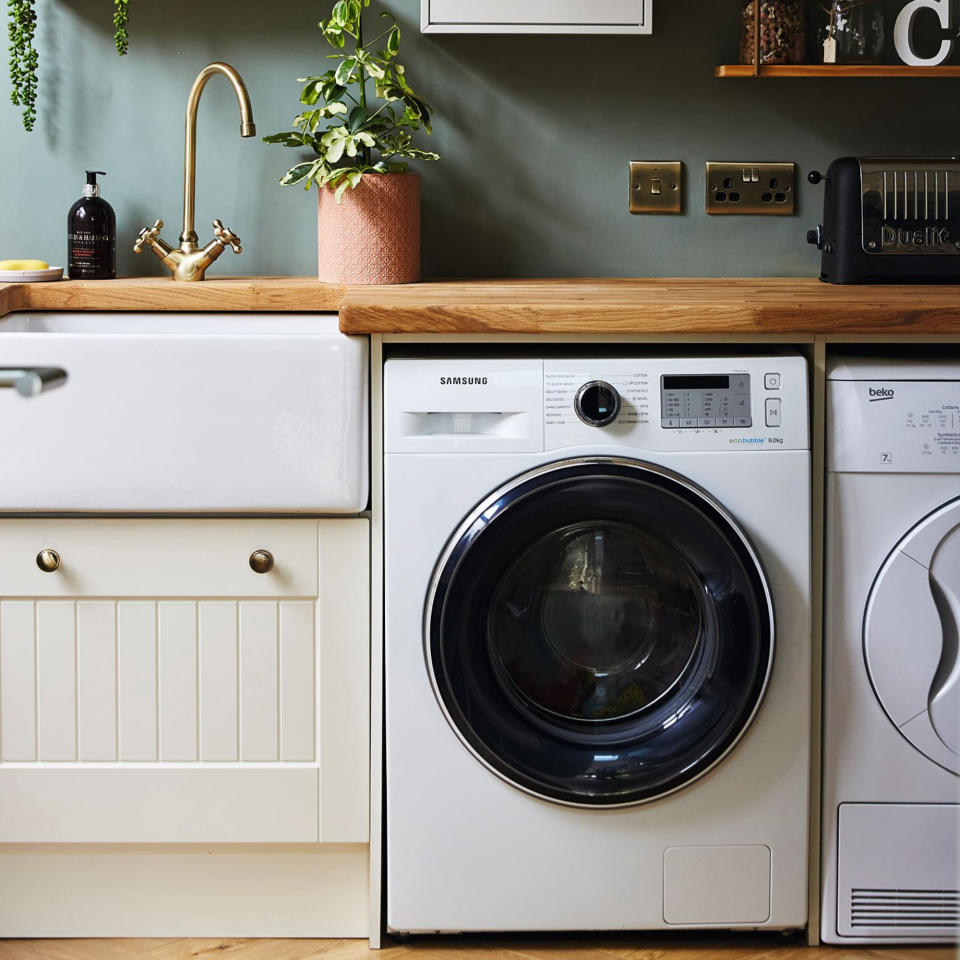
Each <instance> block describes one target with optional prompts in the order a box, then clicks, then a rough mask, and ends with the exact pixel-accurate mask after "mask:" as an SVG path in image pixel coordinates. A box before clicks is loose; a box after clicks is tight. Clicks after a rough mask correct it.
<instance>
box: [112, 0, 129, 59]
mask: <svg viewBox="0 0 960 960" xmlns="http://www.w3.org/2000/svg"><path fill="white" fill-rule="evenodd" d="M129 4H130V0H113V26H114V29H115V30H116V31H117V32H116V33H115V34H114V35H113V42H114V44H115V46H116V48H117V53H119V54H120V56H121V57H123V56H126V53H127V48H128V47H129V46H130V35H129V34H128V33H127V21H128V20H129V19H130V9H129Z"/></svg>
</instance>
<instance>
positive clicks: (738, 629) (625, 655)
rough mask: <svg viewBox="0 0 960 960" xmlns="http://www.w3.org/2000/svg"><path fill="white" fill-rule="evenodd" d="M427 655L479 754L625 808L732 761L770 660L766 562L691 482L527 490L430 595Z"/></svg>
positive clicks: (458, 538)
mask: <svg viewBox="0 0 960 960" xmlns="http://www.w3.org/2000/svg"><path fill="white" fill-rule="evenodd" d="M425 642H426V659H427V665H428V668H429V671H430V675H431V680H432V683H433V685H434V689H435V691H436V693H437V696H438V700H439V702H440V704H441V707H442V708H443V710H444V712H445V713H446V716H447V718H448V720H449V722H450V724H451V726H452V727H453V729H454V730H455V731H456V733H457V734H458V736H459V737H460V738H461V740H462V741H463V742H464V744H465V745H466V746H467V747H468V748H469V749H470V750H471V751H472V752H473V753H474V754H475V755H476V756H477V758H478V759H479V760H481V761H482V762H483V763H484V764H486V765H487V766H488V767H489V768H490V769H491V770H492V771H493V772H494V773H496V774H498V775H499V776H500V777H502V778H503V779H504V780H507V781H508V782H509V783H511V784H513V785H514V786H516V787H518V788H520V789H522V790H525V791H527V792H529V793H532V794H535V795H537V796H539V797H542V798H544V799H547V800H552V801H556V802H559V803H566V804H574V805H582V806H607V807H609V806H625V805H629V804H635V803H641V802H644V801H648V800H652V799H653V798H655V797H659V796H663V795H664V794H667V793H670V792H672V791H674V790H677V789H679V788H681V787H683V786H685V785H687V784H689V783H691V782H692V781H693V780H695V779H696V778H698V777H699V776H701V775H702V774H704V773H705V772H706V771H707V770H709V769H710V768H711V767H712V766H713V765H714V764H716V763H717V762H719V761H720V760H721V759H722V758H723V757H724V756H725V755H726V754H727V753H728V751H730V750H731V748H732V747H733V746H734V744H735V743H736V742H737V740H738V739H739V738H740V737H741V735H742V734H743V733H744V731H745V730H746V728H747V727H748V725H749V724H750V722H751V720H752V718H753V716H754V714H755V713H756V711H757V709H758V707H759V704H760V701H761V699H762V696H763V693H764V690H765V688H766V684H767V679H768V676H769V672H770V667H771V663H772V657H773V610H772V605H771V599H770V592H769V589H768V586H767V583H766V579H765V577H764V575H763V571H762V569H761V567H760V564H759V561H758V559H757V557H756V554H755V553H754V551H753V549H752V548H751V546H750V543H749V542H748V540H747V538H746V536H745V535H744V533H743V532H742V531H741V530H740V529H739V527H738V526H737V524H736V522H735V521H734V520H733V518H732V517H731V516H730V515H729V514H728V513H727V512H726V511H725V510H724V508H723V507H722V506H721V505H720V504H719V503H717V502H716V501H715V500H714V499H713V498H712V497H710V496H709V495H708V494H707V493H706V492H705V491H703V490H702V489H700V488H699V487H697V486H696V485H695V484H693V483H692V482H690V481H689V480H687V479H685V478H683V477H681V476H679V475H677V474H674V473H672V472H670V471H667V470H665V469H662V468H660V467H657V466H655V465H651V464H647V463H642V462H640V461H635V460H626V459H617V458H590V459H576V460H566V461H561V462H557V463H552V464H548V465H546V466H544V467H540V468H537V469H535V470H532V471H530V472H529V473H526V474H524V475H522V476H519V477H517V478H515V479H514V480H513V481H512V482H510V483H508V484H506V485H505V486H504V487H502V488H501V489H500V490H498V491H496V492H495V493H494V494H493V495H492V496H490V497H489V498H488V499H487V500H485V501H484V502H483V503H481V504H480V505H478V506H477V508H476V509H475V510H474V511H473V512H472V513H471V514H470V515H469V516H468V517H467V519H466V520H465V521H464V523H463V524H462V525H461V527H460V528H459V530H458V531H457V532H456V533H455V534H454V536H453V537H452V538H451V540H450V541H449V543H448V544H447V547H446V549H445V551H444V553H443V555H442V557H441V559H440V562H439V563H438V566H437V569H436V573H435V575H434V578H433V582H432V584H431V588H430V592H429V594H428V597H427V606H426V618H425Z"/></svg>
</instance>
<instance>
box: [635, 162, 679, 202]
mask: <svg viewBox="0 0 960 960" xmlns="http://www.w3.org/2000/svg"><path fill="white" fill-rule="evenodd" d="M630 212H631V213H682V212H683V164H682V163H680V162H663V163H652V162H636V161H631V163H630Z"/></svg>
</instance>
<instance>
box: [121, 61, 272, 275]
mask: <svg viewBox="0 0 960 960" xmlns="http://www.w3.org/2000/svg"><path fill="white" fill-rule="evenodd" d="M215 73H222V74H223V75H224V76H225V77H226V78H227V79H228V80H229V81H230V83H231V84H232V85H233V90H234V92H235V93H236V95H237V102H238V103H239V104H240V136H241V137H252V136H255V135H256V132H257V128H256V125H255V124H254V122H253V108H252V107H251V106H250V95H249V94H248V93H247V88H246V87H245V86H244V84H243V80H242V79H241V77H240V74H239V73H237V71H236V70H234V69H233V67H231V66H230V65H229V64H227V63H211V64H208V65H207V66H206V67H204V68H203V69H202V70H201V71H200V73H198V74H197V79H196V80H194V81H193V86H192V87H191V88H190V96H189V97H188V98H187V120H186V131H185V137H184V160H183V232H182V233H181V234H180V246H179V247H176V248H175V247H171V246H170V244H168V243H166V242H164V241H163V240H161V239H160V230H161V229H162V228H163V221H162V220H157V221H156V223H154V225H153V226H152V227H144V228H143V229H142V230H141V231H140V233H139V235H138V237H137V240H136V242H135V243H134V245H133V252H134V253H140V252H141V251H142V250H143V248H144V247H149V248H150V249H151V250H153V252H154V253H155V254H156V256H157V259H159V260H160V261H161V262H162V263H163V264H164V265H165V266H167V267H168V268H169V269H170V270H171V272H172V274H173V279H174V280H202V279H203V277H204V274H205V273H206V271H207V267H209V266H210V264H211V263H213V261H214V260H216V259H217V257H219V256H220V254H221V253H223V251H224V250H225V249H226V248H227V247H232V248H233V252H234V253H240V252H241V251H242V250H243V247H241V246H240V238H239V237H238V236H237V235H236V234H235V233H234V232H233V231H232V230H231V229H230V228H229V227H225V226H224V225H223V224H222V223H221V222H220V221H219V220H214V221H213V237H214V238H213V240H211V241H210V242H209V243H208V244H207V245H206V246H205V247H201V246H200V244H199V238H198V237H197V232H196V230H195V229H194V209H195V200H196V186H197V107H198V106H199V105H200V94H202V93H203V88H204V87H205V86H206V85H207V81H208V80H209V79H210V78H211V77H212V76H213V75H214V74H215Z"/></svg>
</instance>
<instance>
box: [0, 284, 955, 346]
mask: <svg viewBox="0 0 960 960" xmlns="http://www.w3.org/2000/svg"><path fill="white" fill-rule="evenodd" d="M337 309H339V310H340V328H341V329H342V330H343V331H344V332H345V333H355V334H367V333H401V334H402V333H413V334H431V333H432V334H451V333H453V334H458V333H464V334H481V333H514V334H537V333H551V334H645V333H649V334H680V335H682V334H685V333H695V334H781V335H790V334H804V335H812V334H913V335H916V334H940V333H949V334H960V286H932V285H916V286H906V285H898V286H843V287H839V286H832V285H829V284H824V283H820V282H819V281H818V280H816V279H812V278H810V279H806V278H804V279H708V278H694V279H676V280H673V279H643V280H630V279H623V280H618V279H611V280H602V279H601V280H463V281H438V282H434V283H417V284H410V285H406V286H383V287H361V286H350V287H341V286H337V285H333V284H324V283H320V282H318V281H317V280H314V279H312V278H309V277H237V278H225V279H213V280H205V281H203V282H202V283H174V282H173V281H172V280H168V279H167V278H165V277H150V278H129V279H120V280H100V281H90V280H88V281H83V280H65V281H62V282H59V283H33V284H0V315H2V314H4V313H9V312H11V311H14V310H105V311H114V310H132V311H154V310H156V311H166V310H172V311H180V312H191V311H248V310H249V311H260V312H273V311H276V312H281V311H283V312H286V311H291V312H292V311H302V312H311V311H327V310H331V311H332V310H337Z"/></svg>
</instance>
